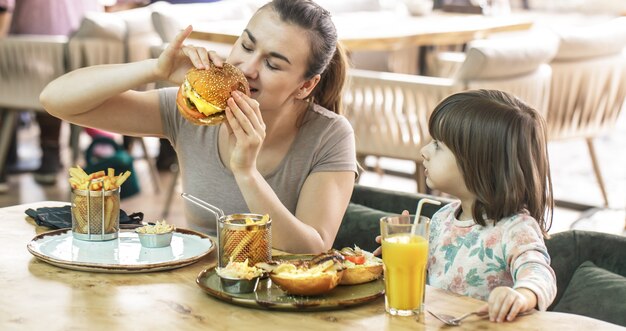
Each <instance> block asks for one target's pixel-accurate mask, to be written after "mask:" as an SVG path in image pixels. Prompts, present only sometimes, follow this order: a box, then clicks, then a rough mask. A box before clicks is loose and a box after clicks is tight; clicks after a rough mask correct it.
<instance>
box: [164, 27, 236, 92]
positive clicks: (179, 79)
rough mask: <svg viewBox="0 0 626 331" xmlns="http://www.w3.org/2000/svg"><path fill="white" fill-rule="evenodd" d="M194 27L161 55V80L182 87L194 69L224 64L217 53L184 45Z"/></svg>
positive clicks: (187, 29) (177, 38) (187, 30)
mask: <svg viewBox="0 0 626 331" xmlns="http://www.w3.org/2000/svg"><path fill="white" fill-rule="evenodd" d="M192 31H193V28H192V26H191V25H190V26H188V27H187V28H186V29H185V30H183V31H181V32H180V33H178V35H176V38H174V40H173V41H172V42H171V43H170V44H169V45H168V46H167V48H166V49H165V50H164V51H163V53H161V55H160V56H159V59H158V62H157V68H156V75H157V77H159V79H161V80H168V81H170V82H172V83H174V84H176V85H180V84H182V83H183V81H184V80H185V74H186V73H187V71H188V70H189V69H191V68H192V67H196V68H198V69H204V68H207V67H209V66H210V63H211V62H213V63H214V64H215V65H216V66H218V67H221V66H222V64H223V63H224V60H222V59H221V58H220V57H219V56H218V55H217V53H215V52H214V51H207V50H206V48H204V47H196V46H193V45H183V42H184V41H185V39H187V37H189V35H190V34H191V32H192Z"/></svg>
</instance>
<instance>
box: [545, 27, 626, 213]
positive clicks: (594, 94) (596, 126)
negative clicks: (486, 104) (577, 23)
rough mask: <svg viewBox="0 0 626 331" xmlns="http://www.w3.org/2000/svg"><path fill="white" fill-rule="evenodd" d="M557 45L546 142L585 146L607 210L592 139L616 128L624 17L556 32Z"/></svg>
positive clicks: (624, 62)
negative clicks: (581, 141) (578, 140)
mask: <svg viewBox="0 0 626 331" xmlns="http://www.w3.org/2000/svg"><path fill="white" fill-rule="evenodd" d="M557 34H558V35H559V38H560V45H559V49H558V52H557V54H556V56H555V58H554V60H553V61H552V62H551V63H550V66H551V67H552V77H553V78H552V84H551V91H550V104H549V107H548V109H549V112H548V113H547V114H546V121H547V123H548V131H549V137H550V139H551V140H556V139H570V138H582V139H585V140H586V142H587V147H588V151H589V156H590V157H591V161H592V166H593V170H594V172H595V175H596V178H597V180H598V184H599V187H600V192H601V194H602V197H603V199H604V205H605V206H608V204H609V199H608V196H607V193H606V188H605V185H604V180H603V178H602V175H601V172H600V163H599V162H598V160H597V158H596V153H595V149H594V145H593V139H594V138H595V137H597V136H599V135H602V134H607V133H608V132H610V130H611V129H613V128H614V127H615V123H616V121H617V118H618V116H619V115H620V113H621V111H622V110H623V108H624V100H625V99H626V50H625V47H626V17H621V18H617V19H614V20H611V21H609V22H606V23H603V24H598V25H593V26H588V27H580V28H567V29H565V28H564V29H562V30H560V31H557Z"/></svg>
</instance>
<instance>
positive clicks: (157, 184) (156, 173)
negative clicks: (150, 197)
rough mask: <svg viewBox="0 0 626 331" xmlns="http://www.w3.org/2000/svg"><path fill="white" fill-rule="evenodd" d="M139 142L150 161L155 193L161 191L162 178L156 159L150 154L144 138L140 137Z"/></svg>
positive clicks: (149, 165) (149, 167)
mask: <svg viewBox="0 0 626 331" xmlns="http://www.w3.org/2000/svg"><path fill="white" fill-rule="evenodd" d="M139 143H140V144H141V150H142V151H143V155H144V157H145V158H146V161H147V162H148V169H149V170H150V177H152V183H153V185H154V193H156V194H159V193H161V180H160V179H159V171H158V170H157V167H156V164H155V161H154V160H153V159H152V158H151V157H150V155H149V154H148V147H146V142H145V141H144V138H139Z"/></svg>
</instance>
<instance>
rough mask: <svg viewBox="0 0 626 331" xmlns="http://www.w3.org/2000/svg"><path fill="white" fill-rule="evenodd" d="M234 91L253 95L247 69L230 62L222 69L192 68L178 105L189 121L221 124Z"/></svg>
mask: <svg viewBox="0 0 626 331" xmlns="http://www.w3.org/2000/svg"><path fill="white" fill-rule="evenodd" d="M233 91H241V92H243V93H245V94H246V95H248V96H249V95H250V86H249V85H248V80H247V79H246V77H245V76H244V74H243V72H241V70H239V69H238V68H237V67H235V66H233V65H232V64H229V63H224V65H223V66H222V67H221V68H220V67H217V66H215V65H214V64H213V63H211V65H210V67H209V68H207V69H196V68H192V69H190V70H189V71H188V72H187V74H186V75H185V81H184V82H183V84H182V85H181V86H180V88H179V89H178V95H177V97H176V105H177V106H178V110H179V111H180V113H181V114H182V115H183V117H184V118H185V119H187V120H188V121H190V122H192V123H194V124H197V125H217V124H220V123H222V122H223V121H224V120H225V119H226V114H225V113H224V110H225V109H226V101H227V100H228V98H230V94H231V92H233Z"/></svg>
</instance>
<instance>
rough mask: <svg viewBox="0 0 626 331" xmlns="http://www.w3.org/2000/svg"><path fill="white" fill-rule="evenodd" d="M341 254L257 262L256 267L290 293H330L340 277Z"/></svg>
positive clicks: (341, 274)
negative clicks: (267, 273) (305, 258)
mask: <svg viewBox="0 0 626 331" xmlns="http://www.w3.org/2000/svg"><path fill="white" fill-rule="evenodd" d="M342 262H343V261H342V259H341V255H338V254H334V253H323V254H319V255H317V256H314V257H313V258H312V259H310V260H286V261H271V262H259V263H257V264H256V266H257V267H259V268H261V269H264V270H265V271H266V272H269V276H270V279H271V280H272V282H273V283H275V284H276V285H277V286H278V287H279V288H280V289H281V290H283V291H284V292H286V293H288V294H291V295H304V296H315V295H321V294H325V293H328V292H330V291H331V290H332V289H334V288H335V287H336V286H337V285H339V282H341V277H342V276H343V271H344V266H343V264H342Z"/></svg>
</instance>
